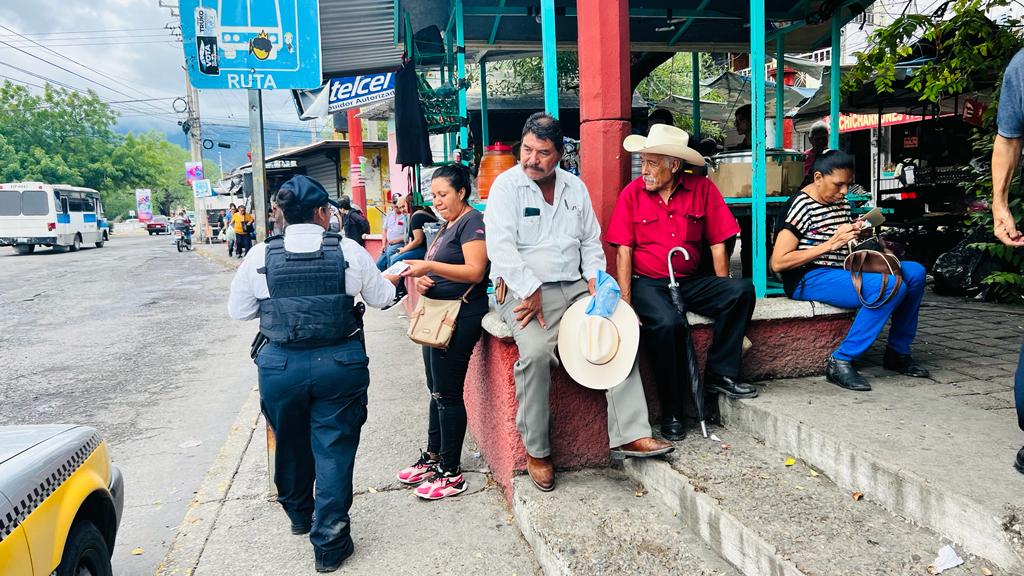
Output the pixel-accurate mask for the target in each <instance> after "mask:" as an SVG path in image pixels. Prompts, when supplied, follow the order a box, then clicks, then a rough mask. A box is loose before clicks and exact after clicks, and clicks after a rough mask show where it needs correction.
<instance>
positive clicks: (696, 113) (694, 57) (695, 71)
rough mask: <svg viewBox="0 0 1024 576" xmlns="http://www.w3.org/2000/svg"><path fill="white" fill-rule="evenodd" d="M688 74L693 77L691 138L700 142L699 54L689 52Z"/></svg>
mask: <svg viewBox="0 0 1024 576" xmlns="http://www.w3.org/2000/svg"><path fill="white" fill-rule="evenodd" d="M690 74H691V75H692V76H693V94H692V96H693V138H694V139H695V140H696V141H697V142H700V52H690Z"/></svg>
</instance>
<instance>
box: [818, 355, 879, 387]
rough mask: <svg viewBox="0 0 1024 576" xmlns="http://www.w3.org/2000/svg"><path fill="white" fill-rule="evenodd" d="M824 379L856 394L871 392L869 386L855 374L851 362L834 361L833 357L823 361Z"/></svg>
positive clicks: (855, 371) (861, 377)
mask: <svg viewBox="0 0 1024 576" xmlns="http://www.w3.org/2000/svg"><path fill="white" fill-rule="evenodd" d="M825 379H826V380H828V381H829V382H831V383H833V384H835V385H837V386H840V387H842V388H846V389H847V390H854V391H856V392H867V391H869V390H871V384H868V382H867V380H865V379H864V377H863V376H861V375H860V373H859V372H857V369H856V368H854V367H853V363H852V362H847V361H845V360H836V358H835V356H829V357H828V360H827V361H825Z"/></svg>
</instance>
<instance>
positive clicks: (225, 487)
mask: <svg viewBox="0 0 1024 576" xmlns="http://www.w3.org/2000/svg"><path fill="white" fill-rule="evenodd" d="M259 417H260V392H259V388H257V387H254V388H253V389H252V392H250V393H249V397H248V398H247V399H246V401H245V403H244V404H243V405H242V409H241V411H239V413H238V417H237V418H235V421H234V423H233V424H232V425H231V431H230V432H229V433H228V438H227V440H226V441H225V442H224V445H223V446H222V447H221V449H220V452H218V454H217V458H216V459H214V461H213V465H212V466H210V470H209V471H208V472H207V473H206V477H205V478H204V479H203V483H202V485H201V486H200V487H199V490H197V491H196V493H195V496H194V497H193V498H192V502H190V503H189V505H188V512H186V513H185V518H184V520H182V522H181V525H180V526H179V527H178V531H177V533H176V534H175V536H174V539H173V540H172V541H171V545H170V547H169V548H168V550H167V554H166V555H165V556H164V559H163V561H162V562H161V563H160V565H159V566H157V569H156V572H155V576H172V575H174V576H191V574H193V573H194V572H195V570H196V568H197V567H198V566H199V561H200V559H201V558H202V555H203V550H204V549H205V548H206V542H207V540H208V539H209V538H210V534H211V533H212V532H213V528H214V526H215V525H216V524H217V518H218V517H219V516H220V512H221V508H223V506H224V501H225V500H226V499H227V495H228V492H229V491H230V490H231V485H232V484H233V483H234V480H235V475H236V474H238V469H239V467H240V466H241V464H242V458H243V457H244V456H245V453H246V451H247V450H248V449H249V445H250V444H251V443H252V439H253V435H254V434H255V431H256V424H257V422H258V421H259Z"/></svg>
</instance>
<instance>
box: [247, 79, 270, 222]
mask: <svg viewBox="0 0 1024 576" xmlns="http://www.w3.org/2000/svg"><path fill="white" fill-rule="evenodd" d="M249 145H250V146H252V211H253V212H254V214H253V216H255V217H256V242H263V241H264V240H266V239H267V172H266V165H265V161H264V160H265V158H266V156H265V149H264V146H263V92H262V91H260V90H249Z"/></svg>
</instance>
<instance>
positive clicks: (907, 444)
mask: <svg viewBox="0 0 1024 576" xmlns="http://www.w3.org/2000/svg"><path fill="white" fill-rule="evenodd" d="M865 374H866V375H867V376H869V377H870V378H871V382H872V385H873V387H874V390H873V391H871V392H867V393H857V392H849V391H846V390H843V389H841V388H839V387H837V386H834V385H832V384H829V383H827V382H825V380H824V379H823V378H810V379H797V380H780V381H775V382H772V383H770V384H769V385H768V388H767V391H766V392H765V393H763V394H761V396H760V397H759V398H757V399H755V400H749V401H729V400H724V401H722V403H721V409H722V417H723V420H724V421H725V423H726V426H728V427H729V429H730V430H734V431H743V432H746V433H749V434H751V435H752V436H754V437H755V438H757V439H759V440H761V441H763V442H766V443H767V444H768V445H770V446H772V447H774V448H775V449H778V450H781V451H784V452H786V453H788V454H792V455H793V456H795V457H796V458H799V459H802V460H805V461H806V462H808V463H809V464H810V465H812V466H814V467H815V468H817V469H818V470H820V471H821V472H822V473H824V474H827V475H828V476H829V477H830V478H831V479H832V480H833V481H834V482H835V483H836V484H837V485H838V486H839V487H841V488H842V491H844V492H847V493H849V492H853V491H859V492H862V493H863V494H864V495H865V499H866V500H867V501H869V502H871V503H875V504H877V505H878V506H881V507H884V508H885V509H887V510H888V511H890V512H891V513H893V514H896V515H898V516H902V517H904V518H907V519H909V520H911V521H913V522H915V523H917V524H919V525H921V526H925V527H927V528H929V529H931V530H934V531H935V532H937V533H939V534H942V535H943V536H945V537H947V538H949V539H950V540H952V541H953V542H955V543H956V544H957V545H958V548H959V549H962V550H963V551H966V552H969V553H973V554H977V555H978V556H981V557H984V558H986V559H987V560H990V561H992V562H994V563H995V564H997V565H999V566H1000V567H1002V568H1003V569H1004V570H1006V571H1008V572H1011V573H1024V562H1022V558H1024V543H1022V540H1024V475H1021V474H1020V473H1019V472H1017V471H1016V470H1014V469H1013V467H1012V462H1013V458H1014V456H1015V454H1016V452H1017V450H1018V449H1019V448H1020V446H1021V441H1022V438H1021V433H1020V430H1018V429H1017V426H1016V417H1015V414H1014V412H1013V410H1012V405H1013V404H1012V392H1011V391H1010V390H1009V389H1008V386H1009V383H1008V382H1007V383H996V382H982V381H962V382H958V383H948V384H941V383H939V382H936V381H934V380H928V379H924V380H921V379H912V378H905V377H901V376H886V375H885V374H886V373H884V372H883V371H882V370H881V369H876V368H869V369H867V370H865ZM960 380H966V378H960Z"/></svg>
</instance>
